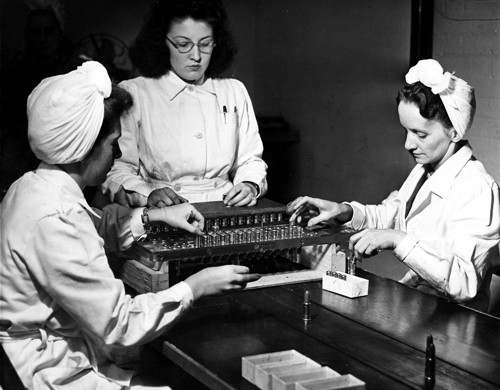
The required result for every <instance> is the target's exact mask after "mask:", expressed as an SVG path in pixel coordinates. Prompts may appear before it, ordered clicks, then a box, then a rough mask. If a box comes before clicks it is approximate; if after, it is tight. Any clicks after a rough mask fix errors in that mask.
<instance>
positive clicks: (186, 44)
mask: <svg viewBox="0 0 500 390" xmlns="http://www.w3.org/2000/svg"><path fill="white" fill-rule="evenodd" d="M167 41H168V42H170V44H171V45H172V46H173V47H175V48H176V49H177V50H178V51H179V53H183V54H184V53H189V52H190V51H191V50H193V47H195V46H198V50H199V51H200V52H201V53H204V54H210V53H212V50H213V49H214V47H215V42H214V41H213V40H212V39H207V40H202V41H200V42H198V43H194V42H193V41H190V40H189V39H187V40H182V41H179V42H174V41H172V40H171V39H170V38H169V37H167Z"/></svg>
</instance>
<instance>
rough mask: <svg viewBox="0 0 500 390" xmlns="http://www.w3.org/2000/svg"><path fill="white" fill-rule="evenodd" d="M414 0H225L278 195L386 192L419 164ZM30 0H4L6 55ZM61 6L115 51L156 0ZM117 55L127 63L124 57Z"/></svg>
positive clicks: (78, 28) (75, 26)
mask: <svg viewBox="0 0 500 390" xmlns="http://www.w3.org/2000/svg"><path fill="white" fill-rule="evenodd" d="M410 2H411V0H400V1H397V2H394V1H391V0H370V1H366V0H336V1H329V0H226V6H227V10H228V13H229V15H230V17H231V20H232V28H233V32H234V34H235V38H236V41H237V43H238V48H239V53H238V56H237V61H236V63H235V64H234V66H233V68H232V69H231V71H230V72H229V75H230V76H232V77H235V78H238V79H240V80H241V81H243V82H244V83H245V85H246V86H247V88H248V90H249V93H250V96H251V97H252V100H253V104H254V108H255V111H256V113H257V115H258V116H259V118H260V119H261V120H262V128H261V133H262V137H263V139H264V141H265V146H266V148H265V152H264V153H265V154H264V158H265V160H266V161H267V162H268V165H269V185H270V193H269V197H271V198H273V199H276V200H279V201H283V202H285V201H288V200H291V199H292V198H294V197H295V196H298V195H302V194H309V195H312V196H319V197H326V198H331V199H335V200H349V199H354V198H355V199H357V200H360V201H362V202H378V201H380V200H382V199H383V198H384V197H385V196H386V195H387V194H388V193H389V192H390V191H391V190H393V189H396V188H397V187H398V186H399V185H400V184H401V183H402V181H403V180H404V178H405V177H406V175H407V173H408V171H409V169H410V168H411V165H412V163H411V162H410V160H409V158H408V156H407V153H406V152H405V151H404V149H403V147H402V145H403V140H404V133H403V131H402V130H400V125H399V121H398V118H397V113H396V106H395V102H394V99H395V95H396V92H397V90H398V88H399V87H400V86H401V85H402V84H403V82H404V75H405V73H406V71H407V69H408V65H409V43H410ZM23 4H24V2H23V1H20V0H2V10H1V11H2V62H4V61H6V60H8V59H9V58H11V57H12V56H13V55H14V54H15V53H16V51H18V50H20V49H21V48H22V46H23V26H24V21H25V15H24V8H23ZM62 4H63V5H64V7H65V10H66V35H67V36H68V37H69V38H71V40H72V41H73V42H75V43H78V42H80V43H84V41H83V39H84V38H85V37H88V36H89V35H90V34H101V33H106V34H109V35H111V36H113V37H114V38H116V43H117V53H118V49H119V48H120V47H119V41H121V42H123V43H124V44H125V45H127V44H129V43H130V42H131V41H132V40H133V39H134V37H135V35H136V33H137V31H138V30H139V27H140V25H141V23H142V20H143V17H144V15H145V14H146V13H147V10H148V8H149V4H150V2H148V1H136V0H106V1H103V0H80V1H66V2H65V3H62ZM88 42H89V41H88V40H87V41H86V44H85V45H82V50H88V48H89V46H88ZM115 63H116V65H117V66H119V67H123V68H128V69H129V68H130V63H129V62H128V61H127V58H126V56H120V57H119V58H117V59H116V61H115ZM269 117H271V119H269ZM276 117H278V119H277V118H276Z"/></svg>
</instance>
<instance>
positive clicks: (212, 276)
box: [185, 265, 261, 299]
mask: <svg viewBox="0 0 500 390" xmlns="http://www.w3.org/2000/svg"><path fill="white" fill-rule="evenodd" d="M249 272H250V269H249V268H248V267H245V266H242V265H222V266H219V267H208V268H204V269H202V270H201V271H198V272H197V273H195V274H194V275H191V276H189V277H188V278H187V279H186V280H185V282H186V283H187V284H189V287H191V290H192V291H193V296H194V299H198V298H201V297H203V296H206V295H215V294H222V293H225V292H229V291H234V290H242V289H244V288H245V287H246V285H247V283H249V282H253V281H255V280H258V279H260V277H261V275H259V274H251V273H249Z"/></svg>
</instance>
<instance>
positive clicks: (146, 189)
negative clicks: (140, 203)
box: [125, 182, 156, 199]
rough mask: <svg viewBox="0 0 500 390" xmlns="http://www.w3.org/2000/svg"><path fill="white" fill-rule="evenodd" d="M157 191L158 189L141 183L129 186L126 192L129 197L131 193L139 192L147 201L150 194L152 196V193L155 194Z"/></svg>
mask: <svg viewBox="0 0 500 390" xmlns="http://www.w3.org/2000/svg"><path fill="white" fill-rule="evenodd" d="M155 189H156V188H155V187H153V186H152V185H150V184H145V183H142V182H141V183H136V184H134V185H131V186H127V188H126V190H125V192H126V193H127V195H129V194H130V192H137V193H138V194H139V195H142V196H145V197H146V199H147V198H148V196H149V194H151V192H153V191H154V190H155Z"/></svg>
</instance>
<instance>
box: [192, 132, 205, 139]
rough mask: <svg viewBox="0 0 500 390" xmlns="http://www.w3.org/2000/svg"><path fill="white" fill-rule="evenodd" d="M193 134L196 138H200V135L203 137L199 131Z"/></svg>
mask: <svg viewBox="0 0 500 390" xmlns="http://www.w3.org/2000/svg"><path fill="white" fill-rule="evenodd" d="M194 136H195V137H196V138H198V139H200V138H202V137H203V134H201V133H196V134H195V135H194Z"/></svg>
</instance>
